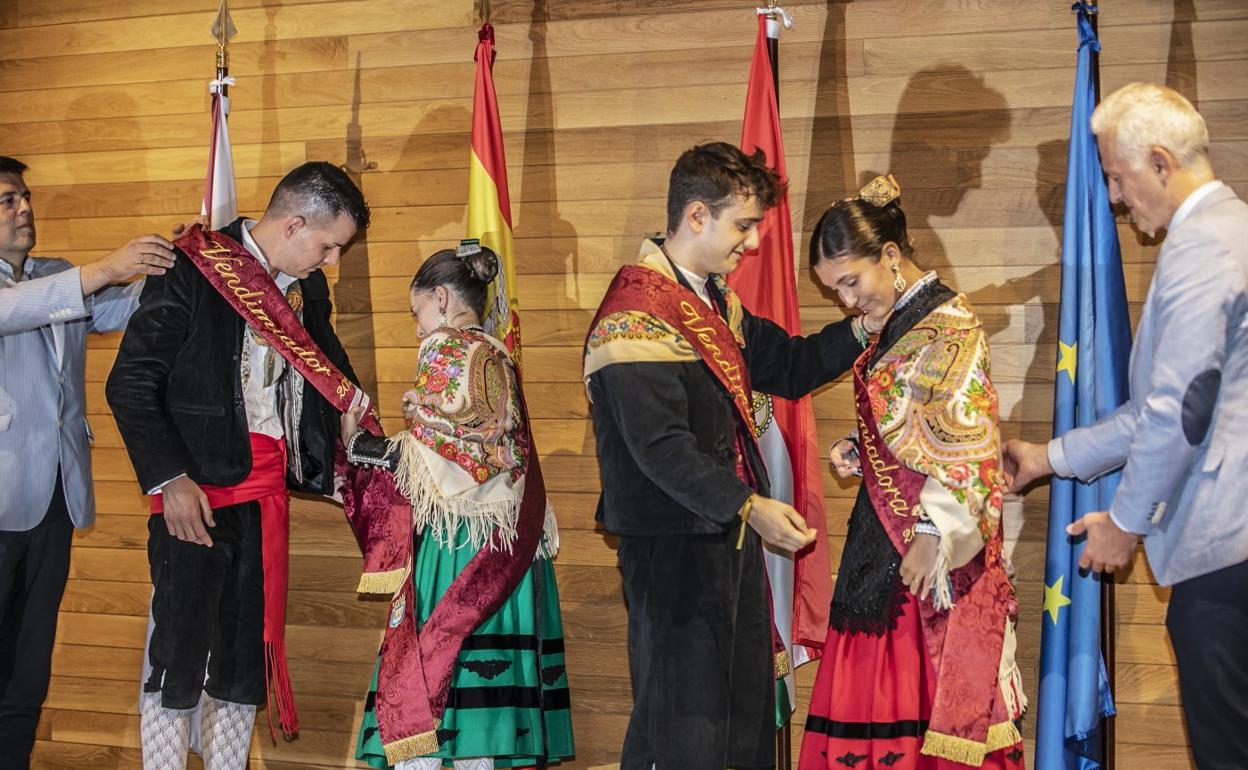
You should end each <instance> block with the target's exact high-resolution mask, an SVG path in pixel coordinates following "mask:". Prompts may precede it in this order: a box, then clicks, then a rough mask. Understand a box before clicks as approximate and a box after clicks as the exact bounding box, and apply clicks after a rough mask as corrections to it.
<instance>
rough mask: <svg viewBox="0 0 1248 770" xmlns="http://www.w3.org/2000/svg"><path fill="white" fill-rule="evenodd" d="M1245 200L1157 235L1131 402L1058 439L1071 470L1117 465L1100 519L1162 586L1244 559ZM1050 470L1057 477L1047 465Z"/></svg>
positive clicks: (1247, 518) (1247, 386) (1208, 203)
mask: <svg viewBox="0 0 1248 770" xmlns="http://www.w3.org/2000/svg"><path fill="white" fill-rule="evenodd" d="M1246 338H1248V204H1245V203H1244V202H1243V201H1241V200H1240V199H1239V198H1237V197H1236V196H1235V193H1234V192H1233V191H1232V190H1231V189H1230V188H1229V187H1226V188H1221V189H1218V190H1215V191H1213V192H1212V193H1210V194H1209V195H1207V196H1206V197H1205V198H1204V199H1202V200H1201V201H1200V202H1199V203H1197V204H1196V206H1195V208H1193V209H1192V211H1191V213H1190V214H1189V215H1188V216H1187V218H1186V219H1184V220H1183V221H1182V222H1180V223H1179V224H1178V226H1176V227H1175V228H1174V231H1173V232H1171V233H1169V234H1167V236H1166V242H1165V245H1164V246H1163V247H1162V249H1161V253H1160V254H1159V255H1158V257H1157V267H1156V271H1155V272H1154V273H1153V281H1152V285H1150V286H1149V288H1148V297H1147V299H1146V300H1145V303H1144V311H1143V315H1141V316H1140V325H1139V329H1138V330H1137V332H1136V338H1135V345H1134V347H1133V348H1132V350H1131V374H1130V399H1129V400H1128V401H1127V403H1125V404H1123V405H1122V406H1121V407H1120V408H1119V409H1118V410H1117V411H1115V412H1114V413H1113V414H1111V415H1109V416H1108V417H1106V418H1105V419H1103V420H1101V421H1100V422H1098V423H1097V424H1095V425H1092V426H1089V427H1087V428H1080V429H1077V430H1073V431H1070V432H1069V433H1067V434H1066V435H1065V436H1063V437H1062V438H1061V440H1060V441H1061V452H1060V453H1059V455H1064V458H1065V462H1066V463H1067V464H1068V465H1069V470H1070V471H1073V473H1074V475H1076V476H1078V477H1079V478H1081V479H1091V478H1095V477H1096V476H1099V475H1100V474H1102V473H1106V472H1108V471H1111V470H1113V469H1115V468H1117V467H1120V466H1124V465H1125V467H1124V470H1123V475H1122V481H1121V483H1120V484H1119V486H1118V491H1117V493H1116V494H1115V495H1114V501H1113V504H1112V506H1111V508H1110V512H1111V514H1112V515H1113V517H1114V520H1115V521H1117V522H1118V523H1119V524H1120V525H1122V526H1123V527H1125V528H1126V529H1127V530H1130V531H1133V532H1138V533H1140V534H1142V535H1144V546H1145V549H1146V550H1147V552H1148V561H1149V564H1150V565H1151V566H1152V568H1153V573H1154V574H1155V575H1156V576H1157V579H1158V581H1160V582H1161V584H1162V585H1171V584H1174V583H1177V582H1180V581H1183V580H1188V579H1190V578H1194V577H1198V576H1200V575H1204V574H1206V573H1209V572H1213V571H1215V570H1219V569H1222V568H1224V567H1229V566H1232V565H1234V564H1239V563H1240V562H1243V561H1248V339H1246ZM1056 470H1059V471H1060V470H1062V469H1060V468H1056Z"/></svg>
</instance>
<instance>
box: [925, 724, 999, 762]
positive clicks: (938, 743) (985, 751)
mask: <svg viewBox="0 0 1248 770" xmlns="http://www.w3.org/2000/svg"><path fill="white" fill-rule="evenodd" d="M1022 740H1023V736H1022V733H1020V732H1019V731H1018V727H1017V726H1016V725H1015V724H1014V723H1013V722H1001V723H1000V724H995V725H990V726H989V727H988V739H987V742H985V743H980V742H978V741H972V740H970V739H968V738H959V737H958V736H956V735H945V734H944V733H938V732H935V731H934V730H928V731H927V732H926V733H924V735H923V749H922V751H920V752H919V753H921V754H926V755H927V756H929V757H940V758H941V759H948V760H952V761H954V762H960V763H962V764H964V765H970V766H971V767H981V766H983V764H984V758H985V757H986V756H988V755H989V754H991V753H992V752H994V751H1000V750H1001V749H1004V748H1008V747H1010V746H1013V745H1014V744H1016V743H1019V742H1020V741H1022Z"/></svg>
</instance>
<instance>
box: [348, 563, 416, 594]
mask: <svg viewBox="0 0 1248 770" xmlns="http://www.w3.org/2000/svg"><path fill="white" fill-rule="evenodd" d="M407 569H408V568H407V567H400V568H399V569H392V570H387V571H386V572H365V573H364V574H363V575H360V583H359V585H357V586H356V587H355V591H356V593H361V594H393V593H394V592H395V591H398V590H399V589H400V588H401V587H402V586H403V578H405V577H406V576H407Z"/></svg>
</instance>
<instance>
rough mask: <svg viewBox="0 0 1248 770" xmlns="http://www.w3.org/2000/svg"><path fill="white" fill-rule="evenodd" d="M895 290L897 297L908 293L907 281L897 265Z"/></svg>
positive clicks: (894, 276) (894, 269) (894, 275)
mask: <svg viewBox="0 0 1248 770" xmlns="http://www.w3.org/2000/svg"><path fill="white" fill-rule="evenodd" d="M893 288H894V289H896V290H897V296H901V295H902V294H903V293H905V291H906V279H905V278H902V277H901V270H899V269H898V268H897V266H896V265H893Z"/></svg>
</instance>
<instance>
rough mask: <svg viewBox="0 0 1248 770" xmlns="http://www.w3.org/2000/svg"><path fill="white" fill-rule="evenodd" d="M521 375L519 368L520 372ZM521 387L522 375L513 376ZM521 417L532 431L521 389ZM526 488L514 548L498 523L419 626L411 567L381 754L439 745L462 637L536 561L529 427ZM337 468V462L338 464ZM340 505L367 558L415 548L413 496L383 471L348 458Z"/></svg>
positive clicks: (395, 606)
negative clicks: (505, 540)
mask: <svg viewBox="0 0 1248 770" xmlns="http://www.w3.org/2000/svg"><path fill="white" fill-rule="evenodd" d="M517 377H519V375H518V373H517ZM517 387H518V388H519V382H517ZM519 396H520V408H521V413H522V415H523V417H522V422H523V424H524V425H525V431H526V432H527V431H528V407H527V406H526V405H525V401H524V390H523V388H520V394H519ZM524 444H525V446H526V447H527V460H528V470H527V471H526V472H525V476H524V496H523V497H522V498H521V500H520V510H519V513H518V516H517V521H516V537H515V540H513V541H512V543H511V547H510V549H508V548H506V547H502V544H501V543H500V542H499V539H498V538H499V535H498V532H497V531H495V532H494V533H493V534H491V535H490V539H489V541H488V542H487V543H486V544H485V545H484V546H483V547H482V548H481V550H479V551H478V552H477V554H476V555H475V556H473V557H472V559H471V560H470V561H469V562H468V564H467V565H466V566H465V567H464V569H463V571H462V572H460V573H459V575H457V576H456V577H455V579H454V580H453V581H452V582H451V585H450V586H449V587H448V588H447V589H446V592H445V593H444V594H443V595H442V598H441V599H439V600H438V604H437V606H436V607H435V608H434V610H433V613H432V614H431V615H430V616H429V619H428V620H427V621H426V622H425V624H424V625H423V626H422V627H420V628H417V626H416V597H415V589H414V587H413V583H412V578H411V576H410V575H409V576H407V577H406V578H405V579H404V580H403V583H402V585H401V586H400V587H399V589H398V591H397V592H396V594H395V596H394V598H393V600H392V604H391V607H392V611H391V620H390V626H389V627H388V628H387V629H386V633H385V637H384V638H383V640H382V644H381V663H380V668H379V670H378V673H377V698H376V703H375V707H374V708H375V710H376V714H377V725H378V729H379V731H380V733H381V741H382V746H383V747H384V749H385V752H386V758H387V761H389V762H390V763H391V764H397V763H398V762H399V761H400V760H403V759H411V758H412V757H417V756H421V755H423V754H428V753H430V752H433V751H437V749H438V740H437V736H436V730H437V727H438V725H439V724H440V722H441V717H442V714H443V712H444V711H445V710H446V700H447V696H448V695H449V693H450V687H451V675H452V674H453V673H454V670H455V660H456V658H457V657H458V656H459V651H460V648H461V647H462V646H463V643H464V640H465V639H466V638H467V637H468V636H469V635H470V634H471V633H472V632H473V630H475V629H476V628H477V626H479V625H481V624H482V623H483V622H485V621H486V620H487V619H488V618H489V617H490V616H491V615H493V614H494V613H495V612H496V611H497V610H498V608H499V607H501V606H502V604H503V602H504V601H506V600H507V598H508V597H509V596H511V594H512V592H513V591H515V589H516V586H517V585H519V583H520V580H521V579H522V578H523V577H524V573H525V571H526V570H528V569H529V567H530V565H532V563H533V558H534V556H535V555H536V553H537V546H538V542H539V541H540V538H541V536H542V528H543V525H544V523H545V520H546V485H545V482H544V481H543V479H542V469H541V464H540V462H539V461H538V456H537V450H536V448H535V447H534V445H533V438H532V434H531V433H529V435H528V436H527V440H526V441H525V442H524ZM340 467H341V465H340ZM345 475H346V483H345V484H344V485H343V488H342V499H343V509H344V510H345V511H346V514H347V518H348V520H349V521H350V522H351V526H352V528H353V529H354V530H355V533H356V538H357V540H358V541H359V543H360V548H361V550H362V551H363V552H364V556H365V565H366V567H368V566H372V567H377V566H380V565H389V566H393V565H394V564H396V563H397V564H398V566H399V567H400V568H401V567H402V566H403V563H401V562H399V561H398V559H399V558H400V557H402V556H403V555H404V553H406V554H407V555H409V558H410V559H414V558H415V554H414V553H412V544H413V532H412V508H411V506H412V504H411V502H409V501H408V500H407V498H405V497H404V496H403V495H402V494H401V493H400V492H399V491H398V490H397V489H396V487H395V484H394V476H393V475H392V474H390V473H388V472H386V471H383V470H378V469H372V468H363V467H358V466H347V469H346V473H345Z"/></svg>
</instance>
